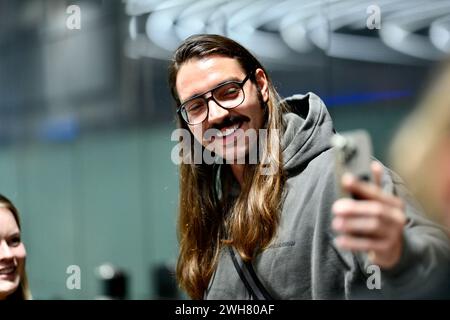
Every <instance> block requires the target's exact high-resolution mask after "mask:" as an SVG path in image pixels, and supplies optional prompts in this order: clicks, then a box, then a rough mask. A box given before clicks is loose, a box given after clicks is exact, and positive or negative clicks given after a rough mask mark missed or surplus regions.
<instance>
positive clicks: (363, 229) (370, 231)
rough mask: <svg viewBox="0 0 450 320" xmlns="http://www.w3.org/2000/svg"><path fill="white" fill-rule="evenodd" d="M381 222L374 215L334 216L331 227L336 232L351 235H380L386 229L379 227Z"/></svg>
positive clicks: (383, 233) (382, 234)
mask: <svg viewBox="0 0 450 320" xmlns="http://www.w3.org/2000/svg"><path fill="white" fill-rule="evenodd" d="M382 224H383V223H382V222H380V220H379V219H377V218H375V217H347V218H343V217H336V218H335V219H334V220H333V223H332V227H333V229H334V230H335V231H337V232H341V233H345V234H349V235H353V236H358V237H361V236H366V237H382V236H384V235H385V230H386V229H385V228H382V227H381V225H382Z"/></svg>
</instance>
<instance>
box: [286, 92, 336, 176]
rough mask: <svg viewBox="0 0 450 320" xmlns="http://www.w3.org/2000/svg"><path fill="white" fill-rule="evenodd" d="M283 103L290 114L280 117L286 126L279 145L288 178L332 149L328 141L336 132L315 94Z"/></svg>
mask: <svg viewBox="0 0 450 320" xmlns="http://www.w3.org/2000/svg"><path fill="white" fill-rule="evenodd" d="M285 102H287V104H288V105H289V106H290V112H287V113H285V114H283V121H284V122H285V126H286V127H285V132H284V134H283V137H282V140H281V145H282V148H283V149H282V150H283V168H284V170H285V172H286V173H287V175H288V176H290V175H291V174H292V173H293V172H298V171H299V170H302V168H304V167H306V166H307V164H308V163H309V162H310V161H311V160H312V159H314V158H315V157H317V156H318V155H319V154H320V153H322V152H324V151H325V150H328V149H329V148H331V143H330V139H331V137H332V136H333V134H334V133H335V130H334V127H333V122H332V120H331V117H330V115H329V113H328V111H327V108H326V106H325V104H324V103H323V101H322V100H321V99H320V98H319V97H318V96H317V95H315V94H314V93H311V92H309V93H307V94H305V95H300V94H296V95H293V96H291V97H288V98H286V99H285Z"/></svg>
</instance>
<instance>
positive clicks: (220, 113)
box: [208, 99, 230, 125]
mask: <svg viewBox="0 0 450 320" xmlns="http://www.w3.org/2000/svg"><path fill="white" fill-rule="evenodd" d="M208 107H209V114H208V122H209V124H210V125H213V124H218V123H221V122H222V121H223V119H224V118H226V117H227V116H228V115H229V113H230V112H229V111H228V110H227V109H224V108H222V107H221V106H219V105H218V104H217V103H216V102H215V101H214V100H213V99H211V100H209V101H208Z"/></svg>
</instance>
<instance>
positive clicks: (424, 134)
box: [391, 60, 450, 299]
mask: <svg viewBox="0 0 450 320" xmlns="http://www.w3.org/2000/svg"><path fill="white" fill-rule="evenodd" d="M439 67H440V68H439V71H438V72H437V74H436V75H435V78H434V79H433V81H432V83H431V85H430V86H429V88H428V90H427V91H426V93H425V95H424V97H423V98H422V101H421V102H420V104H419V105H418V106H417V108H416V109H415V110H414V112H413V113H412V114H411V115H410V116H409V117H408V118H407V120H406V121H405V123H404V124H403V126H402V128H401V130H400V131H399V132H398V134H397V137H396V139H395V140H394V143H393V145H392V148H391V161H392V163H393V166H394V167H395V169H396V171H397V172H398V173H399V174H400V175H401V176H402V177H403V178H404V179H405V180H406V182H407V183H408V186H409V188H410V189H411V190H412V191H413V193H414V194H415V196H416V197H417V199H418V200H419V201H420V202H421V204H422V205H423V206H424V207H425V209H426V210H425V211H426V212H428V213H429V214H430V216H431V217H432V218H433V220H435V221H436V222H438V223H440V224H441V225H442V226H443V228H444V229H445V231H446V232H447V234H448V235H449V236H450V60H447V61H445V62H443V63H442V64H440V65H439ZM416 297H418V298H437V299H450V265H448V264H442V266H441V271H440V272H436V273H435V275H433V276H432V277H430V279H429V282H428V284H427V285H426V286H424V288H422V290H421V291H420V292H418V293H417V294H416Z"/></svg>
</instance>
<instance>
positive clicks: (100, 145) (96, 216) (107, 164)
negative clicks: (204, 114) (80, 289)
mask: <svg viewBox="0 0 450 320" xmlns="http://www.w3.org/2000/svg"><path fill="white" fill-rule="evenodd" d="M77 153H78V159H77V160H78V161H79V166H80V175H81V176H80V178H79V181H80V185H79V191H78V195H79V200H80V216H79V217H78V219H80V220H81V222H80V223H81V225H82V228H81V229H82V232H83V234H81V235H80V237H79V241H78V242H77V246H78V250H80V251H81V252H83V253H84V258H85V264H84V266H83V268H84V270H86V271H85V276H84V278H83V279H84V280H85V288H86V292H85V294H86V298H96V297H98V295H99V294H100V293H101V290H102V288H101V287H100V281H99V278H98V277H96V273H95V268H96V267H98V266H99V265H101V264H102V263H105V262H108V263H112V264H113V265H115V266H117V267H120V268H122V269H123V270H125V271H126V272H127V273H128V275H129V276H130V278H129V280H130V282H129V286H128V292H129V297H130V298H133V299H134V298H136V297H137V296H139V295H141V294H142V293H143V292H145V291H146V288H145V287H144V285H145V281H142V280H143V277H144V276H145V275H144V265H143V261H144V258H143V255H144V254H146V252H145V251H144V243H143V241H142V239H143V231H144V228H145V225H144V224H143V223H142V215H141V212H142V201H141V199H140V195H141V192H140V190H139V187H140V185H139V179H140V170H141V169H142V168H140V166H139V164H140V162H139V139H138V136H137V134H136V133H135V132H128V131H125V132H121V133H114V134H107V135H106V134H102V135H98V136H95V137H89V139H84V140H83V142H82V144H81V145H80V148H79V150H78V152H77Z"/></svg>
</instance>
